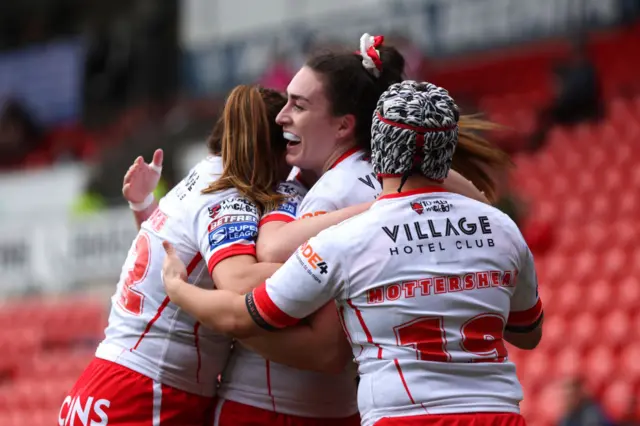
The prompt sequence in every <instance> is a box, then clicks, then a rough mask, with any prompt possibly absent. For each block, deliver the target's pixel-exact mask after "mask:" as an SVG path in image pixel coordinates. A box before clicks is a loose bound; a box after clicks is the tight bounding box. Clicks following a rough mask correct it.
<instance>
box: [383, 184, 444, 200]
mask: <svg viewBox="0 0 640 426" xmlns="http://www.w3.org/2000/svg"><path fill="white" fill-rule="evenodd" d="M432 192H448V191H447V190H445V189H444V188H440V187H438V186H425V187H423V188H418V189H413V190H411V191H405V192H396V193H393V194H387V195H382V196H380V197H378V199H377V200H376V201H380V200H387V199H390V198H402V197H411V196H413V195H420V194H429V193H432Z"/></svg>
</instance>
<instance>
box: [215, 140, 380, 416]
mask: <svg viewBox="0 0 640 426" xmlns="http://www.w3.org/2000/svg"><path fill="white" fill-rule="evenodd" d="M379 193H380V183H379V182H378V180H377V179H376V178H375V176H374V175H373V171H372V168H371V164H370V163H369V162H368V161H366V160H365V159H364V153H363V152H362V151H358V150H351V151H349V152H347V153H346V154H345V155H343V156H342V157H341V158H340V159H338V161H336V163H335V164H334V165H333V167H331V169H330V170H328V171H327V172H326V173H325V174H323V175H322V177H321V178H320V179H319V180H318V182H317V183H316V184H315V185H314V186H313V187H312V188H311V189H310V190H309V192H308V193H307V194H306V196H305V197H304V199H303V200H302V202H301V204H300V206H299V208H297V207H296V210H297V215H296V216H297V218H303V217H309V216H315V215H318V214H323V213H327V212H331V211H335V210H339V209H341V208H344V207H348V206H352V205H355V204H359V203H364V202H370V201H373V200H375V198H376V197H377V195H378V194H379ZM287 219H288V221H290V220H293V217H291V216H289V218H287ZM287 219H285V220H287ZM263 221H265V219H263ZM355 377H356V374H355V371H354V369H348V370H347V371H345V372H344V373H343V374H337V375H336V374H323V373H319V372H313V371H303V370H298V369H295V368H291V367H288V366H285V365H282V364H278V363H274V362H270V361H268V360H266V359H265V358H263V357H261V356H260V355H258V354H256V353H255V352H252V351H251V350H249V349H247V348H244V347H243V346H242V345H241V344H238V345H237V347H236V348H234V351H233V353H232V354H231V357H230V359H229V364H228V365H227V368H226V369H225V371H224V373H223V379H222V383H221V386H220V391H219V396H220V398H221V402H220V404H222V414H223V420H224V410H225V406H224V404H226V402H225V401H224V400H229V401H234V402H237V403H241V404H245V405H246V406H252V407H257V408H260V409H262V410H267V411H269V412H277V413H282V414H287V415H292V416H299V417H304V418H308V419H309V421H308V422H307V423H305V424H310V425H311V424H314V423H313V421H317V420H314V419H323V418H324V419H327V418H332V421H331V424H338V423H336V422H337V421H336V420H335V419H338V418H349V423H347V424H351V425H353V424H356V425H357V424H359V421H358V420H357V413H358V407H357V401H356V393H357V392H356V381H355ZM234 407H235V405H234ZM228 409H229V410H231V408H228ZM246 409H247V408H246V407H244V408H238V410H240V411H243V410H244V411H246ZM220 424H221V425H226V424H230V423H223V422H222V421H221V423H220ZM324 424H327V423H326V421H325V423H324Z"/></svg>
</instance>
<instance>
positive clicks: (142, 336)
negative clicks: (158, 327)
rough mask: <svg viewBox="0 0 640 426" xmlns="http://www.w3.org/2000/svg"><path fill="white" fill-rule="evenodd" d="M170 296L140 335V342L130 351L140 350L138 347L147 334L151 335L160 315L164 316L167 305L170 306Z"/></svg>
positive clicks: (165, 299)
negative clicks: (163, 312) (150, 332)
mask: <svg viewBox="0 0 640 426" xmlns="http://www.w3.org/2000/svg"><path fill="white" fill-rule="evenodd" d="M169 301H170V300H169V296H167V297H165V298H164V300H163V301H162V303H161V304H160V306H159V307H158V311H157V312H156V314H155V315H154V317H153V318H151V321H149V322H148V323H147V326H146V327H145V328H144V331H143V332H142V334H141V335H140V338H139V339H138V341H137V342H136V344H135V346H134V347H133V348H132V349H130V350H132V351H134V350H136V349H138V345H140V343H141V342H142V339H144V336H146V335H147V333H149V330H151V327H152V326H153V324H154V323H155V322H156V321H158V318H160V315H162V311H164V308H166V307H167V305H168V304H169Z"/></svg>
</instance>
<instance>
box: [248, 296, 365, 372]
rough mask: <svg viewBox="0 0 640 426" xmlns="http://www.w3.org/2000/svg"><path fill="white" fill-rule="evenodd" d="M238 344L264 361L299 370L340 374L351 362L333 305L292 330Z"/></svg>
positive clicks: (349, 349) (329, 305)
mask: <svg viewBox="0 0 640 426" xmlns="http://www.w3.org/2000/svg"><path fill="white" fill-rule="evenodd" d="M242 344H243V345H245V346H248V347H249V348H251V349H252V350H253V351H254V352H257V353H259V354H260V355H262V356H263V357H264V358H266V359H268V360H271V361H273V362H277V363H280V364H284V365H288V366H289V367H293V368H297V369H300V370H313V371H320V372H323V373H340V372H342V371H344V369H345V366H346V365H347V364H348V363H349V362H350V361H351V360H352V359H353V352H352V349H351V345H350V344H349V342H348V341H347V339H346V337H345V334H344V331H343V330H342V325H341V324H340V320H339V318H338V314H337V312H336V306H335V304H334V303H333V302H329V303H328V304H326V305H325V306H323V307H322V308H320V310H318V311H317V312H315V313H313V314H311V315H310V316H309V317H308V318H305V319H304V320H303V321H301V322H300V323H299V324H298V325H296V326H295V327H290V328H286V329H284V330H280V331H278V332H276V333H270V334H268V335H258V336H255V337H251V338H248V339H243V340H242Z"/></svg>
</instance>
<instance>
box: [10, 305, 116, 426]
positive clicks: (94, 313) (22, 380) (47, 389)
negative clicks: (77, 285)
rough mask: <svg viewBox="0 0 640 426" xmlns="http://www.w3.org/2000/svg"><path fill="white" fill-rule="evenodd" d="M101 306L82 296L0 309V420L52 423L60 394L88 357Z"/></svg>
mask: <svg viewBox="0 0 640 426" xmlns="http://www.w3.org/2000/svg"><path fill="white" fill-rule="evenodd" d="M105 323H106V307H105V306H104V303H103V302H102V301H100V302H98V301H95V302H91V301H88V300H87V299H86V298H82V299H80V298H78V299H70V300H69V299H67V300H58V301H42V300H27V301H23V302H19V303H18V302H15V301H13V302H12V303H7V304H6V305H3V306H2V307H1V309H0V324H7V325H10V326H8V327H4V328H3V329H1V330H0V348H2V355H1V356H0V425H2V426H13V425H16V426H17V425H33V426H40V425H51V424H56V423H55V422H57V420H56V419H57V416H58V412H59V410H60V406H61V404H62V401H63V399H64V398H65V396H66V395H67V393H68V392H69V390H70V389H71V386H72V385H73V383H74V382H75V380H76V379H77V378H78V377H79V375H80V373H81V372H82V371H83V370H84V368H85V367H86V366H87V364H88V362H89V361H90V360H91V358H92V357H93V353H94V351H95V347H96V344H97V343H98V342H99V340H100V339H101V337H102V335H103V329H104V326H105Z"/></svg>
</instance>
